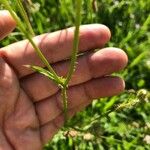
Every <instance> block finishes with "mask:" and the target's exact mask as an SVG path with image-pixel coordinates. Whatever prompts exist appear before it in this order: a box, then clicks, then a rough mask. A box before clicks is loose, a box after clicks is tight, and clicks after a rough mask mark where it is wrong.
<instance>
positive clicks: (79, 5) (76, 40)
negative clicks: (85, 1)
mask: <svg viewBox="0 0 150 150" xmlns="http://www.w3.org/2000/svg"><path fill="white" fill-rule="evenodd" d="M81 8H82V0H76V21H75V33H74V41H73V50H72V55H71V63H70V68H69V72H68V74H67V78H66V81H65V85H68V83H69V81H70V79H71V76H72V74H73V72H74V71H75V67H76V60H77V53H78V47H79V29H80V24H81Z"/></svg>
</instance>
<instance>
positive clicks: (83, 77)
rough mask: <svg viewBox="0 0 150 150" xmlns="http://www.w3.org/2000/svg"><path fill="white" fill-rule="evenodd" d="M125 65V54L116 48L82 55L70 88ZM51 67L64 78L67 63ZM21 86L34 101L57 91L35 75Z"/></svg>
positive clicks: (40, 76) (50, 83)
mask: <svg viewBox="0 0 150 150" xmlns="http://www.w3.org/2000/svg"><path fill="white" fill-rule="evenodd" d="M126 64H127V56H126V54H125V53H124V52H123V51H122V50H120V49H117V48H104V49H102V50H100V51H97V52H96V53H91V54H87V55H84V56H82V57H80V58H79V59H78V65H77V68H76V71H75V72H74V74H73V76H72V79H71V82H70V86H73V85H77V84H81V83H83V82H86V81H88V80H90V79H92V78H97V77H101V76H104V75H108V74H111V73H113V72H116V71H119V70H121V69H123V68H124V67H125V66H126ZM53 67H54V69H55V70H56V72H57V74H59V76H66V74H67V72H68V68H69V61H65V62H63V63H57V64H55V65H54V66H53ZM21 85H22V87H23V88H24V90H25V91H26V92H27V93H28V95H30V97H32V99H33V100H34V101H39V100H42V99H45V98H46V97H50V96H52V95H53V94H55V93H56V92H57V91H58V90H59V88H58V86H57V85H56V84H54V83H53V81H51V80H49V79H47V78H46V77H44V76H42V75H40V74H37V73H36V74H32V75H29V76H28V77H27V78H24V79H23V80H21ZM33 87H34V88H33ZM39 93H40V94H39Z"/></svg>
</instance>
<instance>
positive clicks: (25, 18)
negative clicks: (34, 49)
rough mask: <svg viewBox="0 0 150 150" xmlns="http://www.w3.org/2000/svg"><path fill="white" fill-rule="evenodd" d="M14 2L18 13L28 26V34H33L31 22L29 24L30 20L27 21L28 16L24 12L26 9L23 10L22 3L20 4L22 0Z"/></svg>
mask: <svg viewBox="0 0 150 150" xmlns="http://www.w3.org/2000/svg"><path fill="white" fill-rule="evenodd" d="M16 4H17V7H18V9H19V12H20V14H21V15H22V17H23V19H24V21H25V22H26V24H27V28H28V30H29V32H30V34H31V35H32V36H35V33H34V31H33V29H32V26H31V24H30V21H29V18H28V16H27V13H26V11H25V9H24V7H23V5H22V0H16Z"/></svg>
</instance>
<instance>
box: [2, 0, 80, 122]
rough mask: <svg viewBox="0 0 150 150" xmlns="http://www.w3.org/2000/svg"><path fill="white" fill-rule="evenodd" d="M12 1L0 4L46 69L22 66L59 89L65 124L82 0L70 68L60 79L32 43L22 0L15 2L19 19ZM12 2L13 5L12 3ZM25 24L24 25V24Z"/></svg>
mask: <svg viewBox="0 0 150 150" xmlns="http://www.w3.org/2000/svg"><path fill="white" fill-rule="evenodd" d="M11 2H12V1H9V0H0V3H1V4H3V5H4V7H5V8H6V9H7V10H8V11H9V12H10V14H11V15H12V17H13V18H14V20H15V21H16V23H17V27H18V28H19V30H20V31H21V32H22V33H23V34H24V35H25V37H26V38H27V39H28V40H29V42H30V43H31V45H32V46H33V48H34V49H35V52H36V53H37V55H38V56H39V58H40V59H41V61H42V62H43V64H44V65H45V66H46V69H44V68H42V67H39V66H34V65H24V66H25V67H28V68H31V69H33V70H34V71H37V72H39V73H41V74H43V75H45V76H46V77H48V78H49V79H51V80H53V81H54V82H55V83H56V84H57V85H58V86H59V87H60V89H61V93H62V99H63V108H64V118H65V122H66V121H67V118H68V116H67V109H68V104H67V88H68V84H69V81H70V80H71V76H72V74H73V72H74V71H75V68H76V61H77V53H78V45H79V28H80V24H81V8H82V0H76V2H75V4H76V11H75V12H76V13H75V15H76V16H75V31H74V41H73V49H72V55H71V62H70V67H69V71H68V73H67V76H66V77H60V76H58V75H57V74H56V72H55V71H54V70H53V68H52V67H51V65H50V64H49V62H48V60H47V59H46V57H45V56H44V55H43V54H42V52H41V50H40V49H39V47H38V46H37V45H36V44H35V43H34V41H33V39H32V38H33V36H35V33H34V31H33V29H32V26H31V24H30V21H29V19H28V15H27V13H26V11H25V9H24V7H23V4H22V0H15V1H14V2H15V5H16V8H17V9H18V10H19V15H20V16H21V18H19V17H18V16H17V14H16V13H15V11H14V10H13V8H12V7H11V5H10V3H11ZM14 2H13V3H14ZM23 22H24V23H25V24H24V23H23ZM26 29H29V32H27V30H26Z"/></svg>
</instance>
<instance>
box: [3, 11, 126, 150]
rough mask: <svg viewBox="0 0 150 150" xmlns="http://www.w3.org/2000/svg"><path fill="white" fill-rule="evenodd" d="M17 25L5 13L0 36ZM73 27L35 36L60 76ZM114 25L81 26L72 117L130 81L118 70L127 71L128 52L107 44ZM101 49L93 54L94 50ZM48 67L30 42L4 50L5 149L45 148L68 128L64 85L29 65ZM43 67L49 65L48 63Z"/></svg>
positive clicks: (70, 93)
mask: <svg viewBox="0 0 150 150" xmlns="http://www.w3.org/2000/svg"><path fill="white" fill-rule="evenodd" d="M15 26H16V23H15V22H14V20H13V19H12V18H11V16H10V15H9V13H8V12H7V11H0V39H3V38H4V37H6V36H7V35H8V33H10V32H11V31H12V30H13V29H14V28H15ZM73 31H74V30H73V28H69V29H66V30H62V31H57V32H54V33H47V34H43V35H40V36H37V37H35V38H34V40H35V42H36V43H37V44H38V45H39V47H40V48H41V49H42V51H43V53H44V54H45V56H46V57H47V59H48V60H49V62H50V63H51V64H52V66H53V68H54V69H55V71H56V72H57V73H58V74H59V75H62V76H64V75H66V73H67V70H68V66H69V60H68V59H67V58H69V56H70V54H71V48H72V41H73ZM110 36H111V35H110V31H109V29H108V28H107V27H106V26H104V25H100V24H93V25H84V26H81V30H80V44H79V49H80V52H84V55H82V56H79V58H78V65H77V69H76V71H75V73H74V74H73V77H72V79H71V82H70V86H69V89H68V99H69V100H68V105H69V111H68V114H69V116H70V117H72V116H73V115H74V114H75V113H76V112H78V111H80V110H82V109H83V108H85V107H86V106H87V105H89V104H90V103H91V102H92V99H94V98H99V97H108V96H113V95H116V94H119V93H121V92H122V91H123V90H124V88H125V84H124V81H123V80H122V79H120V78H119V77H114V76H111V74H112V73H113V72H117V71H119V70H121V69H123V68H124V67H125V66H126V64H127V56H126V54H125V53H124V51H122V50H120V49H118V48H113V47H111V48H102V47H103V46H104V45H105V44H106V43H107V42H108V41H109V40H110ZM98 48H99V49H100V50H99V51H97V52H93V51H92V49H98ZM25 64H34V65H39V66H43V64H42V63H41V61H40V60H39V58H38V56H37V55H36V54H35V52H34V49H33V48H32V46H31V45H30V44H29V43H28V41H26V40H25V41H20V42H17V43H14V44H11V45H8V46H6V47H3V48H1V49H0V150H41V149H42V146H43V144H45V143H46V142H48V140H50V139H51V138H52V137H53V136H54V135H55V134H56V133H57V132H58V130H59V129H60V128H61V127H62V126H63V123H64V116H63V112H62V109H63V106H62V101H61V95H60V91H59V88H58V87H57V85H55V84H54V83H53V82H52V81H49V80H48V79H47V78H45V77H43V76H42V75H40V74H37V73H35V72H33V71H32V70H30V69H27V68H25V67H24V66H23V65H25ZM43 67H44V66H43Z"/></svg>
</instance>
